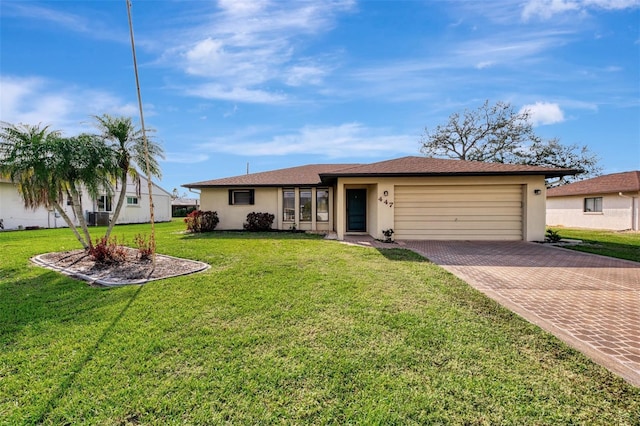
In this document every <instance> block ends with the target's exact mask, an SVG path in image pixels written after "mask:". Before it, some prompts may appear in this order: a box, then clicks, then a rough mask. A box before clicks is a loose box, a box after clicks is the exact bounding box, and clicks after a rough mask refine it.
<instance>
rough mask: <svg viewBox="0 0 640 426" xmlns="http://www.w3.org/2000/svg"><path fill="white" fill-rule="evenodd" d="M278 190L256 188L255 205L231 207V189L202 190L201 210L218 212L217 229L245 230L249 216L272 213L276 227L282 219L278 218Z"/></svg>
mask: <svg viewBox="0 0 640 426" xmlns="http://www.w3.org/2000/svg"><path fill="white" fill-rule="evenodd" d="M278 194H279V191H278V188H255V192H254V204H253V205H230V204H229V188H202V190H201V192H200V209H201V210H211V211H217V212H218V217H219V218H220V222H219V223H218V227H217V228H216V229H220V230H235V229H243V225H244V223H245V222H246V220H247V214H249V213H251V212H256V213H271V214H273V215H274V216H276V219H275V220H274V221H273V223H274V227H277V226H278V223H280V222H281V218H280V217H279V216H278Z"/></svg>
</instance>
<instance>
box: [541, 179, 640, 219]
mask: <svg viewBox="0 0 640 426" xmlns="http://www.w3.org/2000/svg"><path fill="white" fill-rule="evenodd" d="M639 199H640V171H638V170H635V171H630V172H623V173H613V174H609V175H604V176H598V177H596V178H593V179H586V180H582V181H579V182H574V183H571V184H568V185H564V186H559V187H556V188H551V189H549V190H548V191H547V225H549V226H567V227H571V228H592V229H609V230H615V231H621V230H627V229H630V230H633V231H638V230H640V226H639V225H640V218H639V216H640V215H639V214H638V213H639V209H638V200H639Z"/></svg>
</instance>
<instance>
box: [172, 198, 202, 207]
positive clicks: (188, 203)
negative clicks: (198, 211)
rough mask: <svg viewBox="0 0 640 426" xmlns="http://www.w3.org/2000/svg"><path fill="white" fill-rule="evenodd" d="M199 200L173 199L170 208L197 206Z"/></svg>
mask: <svg viewBox="0 0 640 426" xmlns="http://www.w3.org/2000/svg"><path fill="white" fill-rule="evenodd" d="M198 204H200V200H199V199H197V198H174V199H173V200H171V205H172V206H197V205H198Z"/></svg>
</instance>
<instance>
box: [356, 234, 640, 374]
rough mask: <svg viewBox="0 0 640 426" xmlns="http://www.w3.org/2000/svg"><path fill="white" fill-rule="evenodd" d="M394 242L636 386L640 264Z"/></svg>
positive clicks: (541, 249) (486, 245)
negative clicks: (451, 274) (440, 267)
mask: <svg viewBox="0 0 640 426" xmlns="http://www.w3.org/2000/svg"><path fill="white" fill-rule="evenodd" d="M348 240H350V241H351V242H353V243H359V244H363V245H369V246H375V247H387V248H388V247H389V245H388V244H382V243H378V242H375V241H373V240H369V241H362V240H364V239H361V238H354V237H349V238H348ZM358 240H361V241H358ZM399 246H400V247H405V248H408V249H411V250H413V251H415V252H417V253H419V254H421V255H422V256H424V257H426V258H427V259H429V260H431V261H432V262H433V263H436V264H438V265H440V266H442V267H443V268H444V269H446V270H448V271H449V272H451V273H453V274H454V275H456V276H458V277H459V278H461V279H463V280H464V281H466V282H467V283H469V284H470V285H471V286H473V287H474V288H476V289H478V290H480V291H482V292H483V293H485V294H486V295H487V296H489V297H491V298H492V299H494V300H496V301H497V302H499V303H500V304H502V305H503V306H505V307H507V308H509V309H510V310H512V311H513V312H515V313H517V314H519V315H520V316H522V317H524V318H526V319H527V320H528V321H530V322H532V323H534V324H536V325H538V326H540V327H541V328H543V329H545V330H546V331H548V332H550V333H552V334H554V335H555V336H557V337H558V338H560V339H561V340H563V341H564V342H566V343H567V344H569V345H570V346H572V347H574V348H575V349H577V350H579V351H581V352H583V353H584V354H585V355H587V356H589V357H590V358H591V359H593V360H594V361H595V362H597V363H599V364H601V365H603V366H605V367H606V368H608V369H609V370H610V371H612V372H614V373H616V374H618V375H620V376H622V377H623V378H624V379H625V380H627V381H628V382H629V383H631V384H633V385H635V386H640V263H636V262H630V261H624V260H619V259H613V258H608V257H603V256H597V255H591V254H586V253H580V252H575V251H570V250H567V249H562V248H556V247H553V246H549V245H541V244H535V243H526V242H496V241H492V242H484V241H400V242H399Z"/></svg>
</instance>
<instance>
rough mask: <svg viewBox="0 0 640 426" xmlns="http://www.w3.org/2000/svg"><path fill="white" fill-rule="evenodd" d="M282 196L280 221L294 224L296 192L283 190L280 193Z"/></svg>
mask: <svg viewBox="0 0 640 426" xmlns="http://www.w3.org/2000/svg"><path fill="white" fill-rule="evenodd" d="M282 196H283V200H282V208H283V211H284V216H283V217H282V220H283V221H285V222H294V221H295V220H296V192H295V191H294V190H293V189H285V190H283V191H282Z"/></svg>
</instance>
